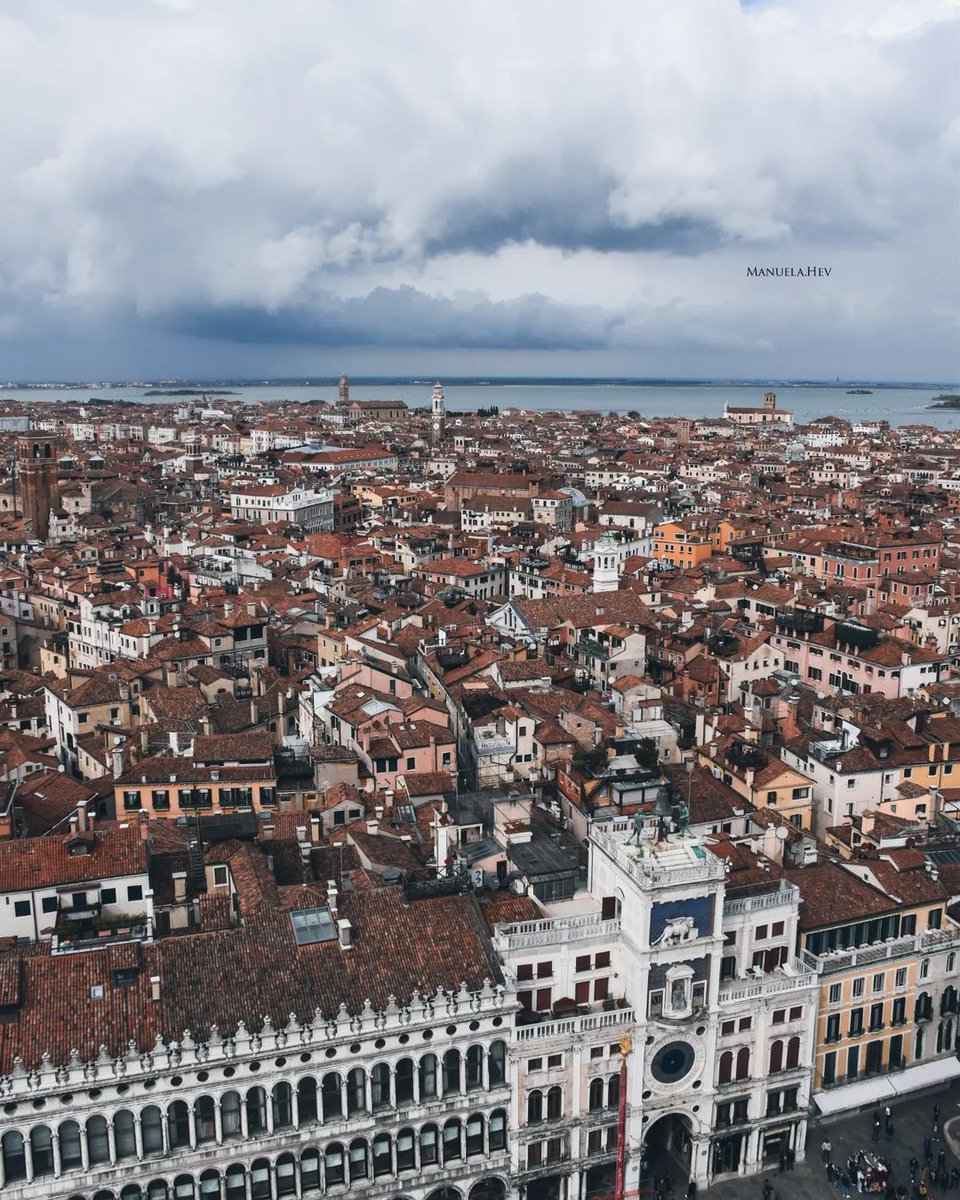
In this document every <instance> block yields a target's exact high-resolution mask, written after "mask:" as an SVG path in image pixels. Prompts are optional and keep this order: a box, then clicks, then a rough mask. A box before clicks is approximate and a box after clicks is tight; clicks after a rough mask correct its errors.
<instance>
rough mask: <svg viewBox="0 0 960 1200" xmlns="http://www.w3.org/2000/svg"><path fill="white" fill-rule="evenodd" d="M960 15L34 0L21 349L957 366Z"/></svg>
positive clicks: (23, 46) (6, 148) (17, 306)
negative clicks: (823, 273) (792, 275)
mask: <svg viewBox="0 0 960 1200" xmlns="http://www.w3.org/2000/svg"><path fill="white" fill-rule="evenodd" d="M958 28H960V21H958V14H957V11H956V8H955V6H954V5H953V4H952V3H951V2H950V0H911V3H910V4H903V3H902V0H804V2H803V3H799V2H797V3H774V2H768V3H751V4H749V5H741V4H739V3H737V2H736V0H682V2H678V3H675V4H663V3H662V0H606V2H602V3H600V4H598V5H593V6H584V5H583V4H582V3H573V2H572V0H529V2H528V3H524V4H520V5H518V4H515V3H508V2H506V0H489V2H487V3H483V4H480V3H475V2H474V0H464V3H461V4H456V5H451V4H449V3H440V2H439V0H418V3H417V4H416V5H414V6H411V5H409V4H401V3H399V0H394V2H390V0H367V2H366V3H364V4H362V5H358V4H355V3H349V2H347V0H309V2H308V0H283V2H282V3H280V4H275V3H274V4H268V3H266V2H265V0H256V2H255V0H202V2H201V0H96V2H95V3H92V4H83V5H75V4H74V5H67V4H64V3H62V0H56V2H54V0H8V2H7V3H6V4H5V5H4V7H3V11H2V13H0V66H2V76H0V78H2V80H3V83H2V87H3V89H4V93H5V94H4V106H5V112H6V114H7V120H6V121H5V122H4V125H3V129H2V131H0V170H2V172H3V178H4V187H3V189H0V355H2V357H3V359H4V360H5V363H6V366H5V368H4V369H3V372H2V373H3V374H5V375H7V377H21V378H43V377H64V376H67V375H69V374H71V372H75V371H82V372H84V373H90V372H91V371H96V373H98V374H100V375H102V376H105V377H109V376H111V375H113V376H119V375H129V374H131V373H134V372H137V371H138V370H139V371H140V372H141V373H149V372H151V371H152V372H155V373H157V372H162V373H164V374H166V375H176V374H178V373H180V371H181V369H182V370H184V371H186V370H188V369H189V370H190V371H191V372H193V373H196V372H197V371H198V370H202V369H203V367H204V365H205V364H206V365H209V368H210V370H211V372H215V373H220V374H222V373H224V372H229V371H230V370H231V369H233V368H234V367H235V368H236V369H237V370H238V371H239V370H243V371H247V370H249V369H250V366H251V362H252V361H258V362H262V363H263V364H264V370H267V369H270V370H277V369H278V368H279V367H280V366H281V365H282V363H283V362H284V356H285V355H286V354H288V353H293V352H295V354H296V359H297V364H298V369H299V370H304V369H307V368H312V369H313V370H315V371H317V372H321V371H324V370H330V369H338V368H339V365H340V364H341V363H342V361H343V359H342V354H341V351H342V349H343V348H345V347H359V348H368V349H370V350H371V351H373V350H374V349H375V350H376V351H377V354H379V355H380V358H379V359H378V362H379V364H380V365H385V364H386V356H387V355H388V354H389V351H390V350H391V349H392V348H393V349H396V350H398V351H404V352H408V351H411V350H416V351H422V352H423V355H424V362H425V363H426V361H427V360H429V362H430V363H442V362H443V361H444V354H445V353H448V352H449V353H451V354H452V353H454V352H456V353H459V352H461V351H471V352H474V354H475V358H476V369H477V370H478V371H494V370H496V368H497V365H498V362H499V361H500V360H499V359H498V354H499V353H500V352H503V353H508V354H510V355H512V356H515V355H516V354H517V353H521V354H522V353H523V352H529V354H530V356H531V357H530V360H529V361H530V363H531V364H535V365H536V369H538V370H541V371H543V370H547V369H549V363H550V355H551V354H557V355H559V354H563V355H564V356H565V357H564V362H563V369H564V370H569V369H570V366H571V364H570V361H569V355H570V354H574V355H576V354H584V355H586V354H589V355H591V356H592V357H591V359H590V362H591V369H593V370H596V364H597V363H598V362H602V358H597V355H602V353H603V352H604V351H608V352H609V354H610V368H611V372H612V373H617V374H622V373H624V372H627V371H631V370H636V371H637V373H657V372H658V371H660V370H666V369H671V368H672V367H673V366H674V365H675V364H678V363H682V364H683V367H684V371H683V373H685V374H688V375H696V374H711V373H714V372H716V371H725V372H730V371H736V372H738V373H741V374H747V375H749V374H753V373H757V374H770V373H785V372H787V371H796V372H798V373H802V374H804V375H807V376H815V375H818V374H824V375H830V376H832V375H835V374H842V373H849V374H868V375H871V376H877V375H881V374H887V375H889V376H890V377H899V378H909V377H925V378H932V377H938V378H950V377H951V376H955V375H956V374H957V373H958V367H957V344H958V343H957V325H956V313H957V312H958V311H960V305H958V299H960V297H958V295H957V283H956V280H957V271H956V261H957V255H958V250H960V235H958V224H957V215H956V195H957V184H958V180H957V167H958V158H960V121H958V118H957V115H956V114H957V111H958V109H957V89H956V85H955V84H954V83H952V82H951V80H952V79H953V78H954V76H955V71H954V66H955V62H956V58H957V53H958V49H960V47H958V44H957V31H958ZM758 265H759V266H764V265H768V266H782V265H786V266H792V265H797V266H801V265H802V266H807V265H818V266H829V267H830V268H831V274H830V276H829V279H825V280H820V279H818V280H816V281H813V282H810V283H809V284H808V285H807V286H806V289H805V290H802V289H797V288H788V287H787V286H785V285H784V284H783V281H777V283H776V284H775V285H771V284H770V283H768V282H767V281H758V280H756V279H748V277H747V274H746V270H747V267H748V266H758ZM252 355H253V358H252V357H251V356H252ZM256 355H259V358H257V357H256ZM311 355H312V357H311ZM407 361H409V360H407ZM457 361H458V363H459V364H460V365H461V367H462V364H463V359H462V358H458V360H457ZM511 365H512V367H514V368H515V365H516V359H515V357H514V358H513V359H512V360H511ZM364 366H365V361H364V359H363V358H362V357H361V360H360V361H358V362H356V363H355V364H354V369H355V370H357V371H358V372H362V371H363V369H364ZM821 368H822V369H821Z"/></svg>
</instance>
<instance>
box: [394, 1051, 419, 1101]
mask: <svg viewBox="0 0 960 1200" xmlns="http://www.w3.org/2000/svg"><path fill="white" fill-rule="evenodd" d="M393 1086H394V1089H395V1091H396V1094H397V1104H412V1103H413V1100H414V1089H413V1059H412V1058H401V1059H400V1061H399V1062H398V1063H397V1065H396V1067H395V1068H394V1072H393Z"/></svg>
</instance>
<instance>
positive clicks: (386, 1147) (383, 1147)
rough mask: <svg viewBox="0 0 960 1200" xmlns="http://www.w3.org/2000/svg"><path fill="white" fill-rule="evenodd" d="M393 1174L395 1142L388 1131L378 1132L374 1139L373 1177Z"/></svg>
mask: <svg viewBox="0 0 960 1200" xmlns="http://www.w3.org/2000/svg"><path fill="white" fill-rule="evenodd" d="M392 1174H393V1143H392V1142H391V1141H390V1135H389V1134H388V1133H378V1134H377V1136H376V1137H375V1138H374V1139H373V1177H374V1179H379V1178H380V1177H381V1176H382V1175H392Z"/></svg>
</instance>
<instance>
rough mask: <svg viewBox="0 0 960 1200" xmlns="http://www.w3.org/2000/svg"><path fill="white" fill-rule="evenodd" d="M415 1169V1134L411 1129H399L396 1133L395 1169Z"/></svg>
mask: <svg viewBox="0 0 960 1200" xmlns="http://www.w3.org/2000/svg"><path fill="white" fill-rule="evenodd" d="M416 1169H417V1135H416V1134H415V1133H414V1131H413V1130H412V1129H401V1130H400V1132H399V1133H398V1134H397V1170H398V1171H415V1170H416Z"/></svg>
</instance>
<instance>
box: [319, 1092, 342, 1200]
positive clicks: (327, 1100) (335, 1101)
mask: <svg viewBox="0 0 960 1200" xmlns="http://www.w3.org/2000/svg"><path fill="white" fill-rule="evenodd" d="M320 1099H321V1102H322V1104H323V1119H324V1120H325V1121H332V1120H334V1118H336V1117H342V1116H343V1100H342V1099H341V1096H340V1076H339V1075H338V1074H337V1073H336V1072H335V1071H334V1072H331V1074H329V1075H324V1077H323V1081H322V1083H321V1084H320ZM340 1182H341V1183H342V1182H343V1180H341V1181H340Z"/></svg>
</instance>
